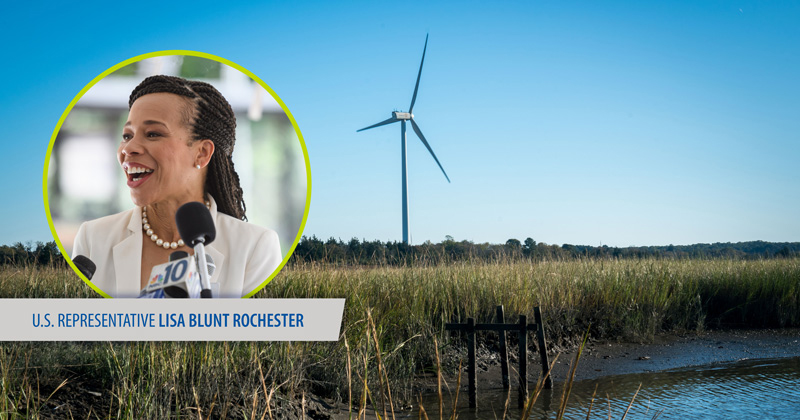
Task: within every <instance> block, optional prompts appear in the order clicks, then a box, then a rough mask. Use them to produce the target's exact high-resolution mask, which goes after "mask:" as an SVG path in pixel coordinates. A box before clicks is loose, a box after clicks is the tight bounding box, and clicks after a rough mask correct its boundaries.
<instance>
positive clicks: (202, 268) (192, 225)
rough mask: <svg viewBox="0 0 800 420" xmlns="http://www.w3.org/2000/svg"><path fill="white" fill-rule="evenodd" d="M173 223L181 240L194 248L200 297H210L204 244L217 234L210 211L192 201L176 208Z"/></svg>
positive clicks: (212, 239)
mask: <svg viewBox="0 0 800 420" xmlns="http://www.w3.org/2000/svg"><path fill="white" fill-rule="evenodd" d="M175 224H176V225H177V226H178V233H180V235H181V239H183V242H184V243H186V244H187V245H189V246H191V247H193V248H194V255H195V256H196V257H197V265H198V267H197V269H198V271H199V272H200V284H201V285H202V287H203V290H202V291H201V292H200V297H202V298H210V297H212V296H211V281H210V280H209V275H208V265H207V264H208V262H207V260H206V249H205V246H206V245H208V244H210V243H211V242H213V241H214V239H215V238H216V236H217V229H216V227H214V219H213V218H212V217H211V212H210V211H208V208H206V206H205V205H204V204H203V203H200V202H198V201H192V202H189V203H186V204H184V205H182V206H180V208H178V211H177V212H176V213H175Z"/></svg>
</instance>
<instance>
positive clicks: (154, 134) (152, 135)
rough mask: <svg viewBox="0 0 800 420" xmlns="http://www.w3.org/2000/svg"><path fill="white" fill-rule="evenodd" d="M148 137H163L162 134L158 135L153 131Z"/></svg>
mask: <svg viewBox="0 0 800 420" xmlns="http://www.w3.org/2000/svg"><path fill="white" fill-rule="evenodd" d="M147 137H161V133H158V132H155V131H151V132H149V133H147Z"/></svg>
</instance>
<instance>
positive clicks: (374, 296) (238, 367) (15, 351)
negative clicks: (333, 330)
mask: <svg viewBox="0 0 800 420" xmlns="http://www.w3.org/2000/svg"><path fill="white" fill-rule="evenodd" d="M94 296H96V295H95V294H94V292H93V291H92V290H91V289H89V288H88V287H86V286H84V285H83V284H82V282H81V281H80V280H79V279H78V278H77V276H75V275H74V274H73V273H72V272H71V271H68V270H63V269H62V270H58V269H48V268H44V269H42V268H34V267H21V268H20V267H5V268H2V269H0V297H5V298H10V297H41V298H46V297H72V298H78V297H94ZM257 297H258V298H295V297H296V298H303V297H318V298H328V297H335V298H342V297H343V298H346V299H347V303H346V305H345V316H344V322H343V328H342V333H343V335H342V337H343V338H342V339H340V340H339V341H338V342H335V343H252V342H232V343H221V342H210V343H181V342H176V343H135V342H130V343H117V342H115V343H108V342H106V343H3V344H2V345H0V418H16V417H19V418H39V417H41V418H47V417H49V416H51V415H52V413H53V412H54V411H53V410H67V411H69V412H71V413H74V417H75V418H87V417H89V418H145V417H147V418H198V417H199V416H202V418H223V417H228V418H248V419H249V418H256V419H260V418H272V417H273V416H274V418H280V417H281V414H279V413H282V414H286V412H287V411H290V410H292V407H296V405H294V406H293V405H292V403H293V402H295V401H299V400H300V396H301V395H303V394H304V393H305V394H307V395H311V394H314V395H321V396H325V397H329V398H333V399H337V398H340V399H343V400H345V402H346V400H347V398H348V395H349V394H350V393H352V395H353V396H354V398H355V399H356V400H359V401H355V402H354V404H356V405H364V404H368V405H374V406H379V405H380V398H381V391H380V390H383V389H384V387H387V388H388V389H387V390H390V392H391V397H392V398H394V400H395V401H399V400H406V401H408V400H411V399H412V398H413V395H412V391H413V390H414V381H415V379H418V378H419V377H420V375H422V374H426V373H430V374H435V372H436V366H437V365H436V361H435V355H436V350H437V349H435V347H434V342H438V343H439V348H438V350H439V351H440V354H441V355H442V366H443V369H444V371H445V373H449V374H453V373H454V371H455V370H457V366H458V359H459V358H460V357H463V353H462V351H461V348H462V346H461V341H460V340H461V339H460V338H459V337H458V336H456V335H451V334H449V333H446V332H444V331H443V330H444V328H443V327H444V323H446V322H459V321H464V320H465V319H466V318H467V317H475V318H477V320H478V321H479V322H485V321H490V320H492V319H493V316H494V309H495V306H496V305H498V304H502V305H504V306H505V312H506V314H507V315H506V316H507V319H514V318H515V317H516V316H517V315H518V314H526V315H528V317H529V319H532V316H533V307H534V306H540V307H541V310H542V314H543V316H544V319H545V323H546V333H547V335H548V338H549V340H550V341H551V342H554V343H556V344H559V343H561V344H569V343H574V342H576V341H577V340H576V339H578V338H579V337H580V336H581V334H582V333H584V332H585V331H586V330H587V328H590V334H591V335H592V336H594V337H595V338H605V339H625V340H648V339H650V338H652V337H653V335H655V334H657V333H659V332H661V331H669V330H698V329H703V328H708V327H714V328H717V327H729V328H739V327H741V328H761V327H799V326H800V259H785V260H764V261H736V260H682V261H676V260H584V261H568V262H537V263H527V262H512V261H496V262H479V263H469V262H460V263H453V264H446V265H437V266H412V267H404V268H398V267H373V268H365V267H355V268H345V267H331V266H322V265H314V264H309V265H295V266H293V267H288V268H286V269H284V271H283V272H282V273H281V274H280V275H279V276H278V277H277V278H276V279H275V280H273V282H272V283H271V284H269V285H268V286H267V287H266V288H265V289H264V290H262V291H261V292H259V293H258V294H257ZM368 314H369V315H368ZM344 337H346V338H344ZM345 340H346V343H345ZM345 344H347V345H345ZM378 355H380V367H381V370H382V373H381V375H379V372H378V360H377V359H378V357H377V356H378ZM348 358H350V360H351V361H352V362H351V363H348V362H347V361H348ZM381 377H383V378H384V379H383V381H384V382H385V385H382V383H381ZM348 378H350V380H349V381H348ZM65 380H66V383H64V381H65ZM365 383H366V384H367V387H368V388H369V390H371V392H364V391H365V388H364V384H365ZM348 384H352V385H348ZM350 387H352V389H351V388H350ZM80 390H83V391H80ZM54 391H55V392H54ZM76 392H83V394H82V395H84V396H87V398H86V401H84V403H80V402H79V401H77V400H76V398H75V395H74V393H76ZM360 396H364V399H365V400H364V401H366V402H360V400H361V397H360ZM373 397H374V398H375V399H374V400H373V399H372V398H373ZM307 400H308V399H307ZM308 405H310V406H312V408H313V402H309V403H308ZM381 412H382V409H381Z"/></svg>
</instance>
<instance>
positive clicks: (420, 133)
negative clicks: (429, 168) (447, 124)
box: [409, 118, 450, 182]
mask: <svg viewBox="0 0 800 420" xmlns="http://www.w3.org/2000/svg"><path fill="white" fill-rule="evenodd" d="M409 121H411V128H413V129H414V132H415V133H417V136H418V137H419V139H420V140H422V144H424V145H425V147H427V148H428V151H429V152H431V156H433V160H435V161H436V164H437V165H439V169H441V170H442V173H443V174H444V177H445V178H447V182H450V177H449V176H447V172H445V171H444V168H442V164H441V163H439V159H438V158H437V157H436V153H433V149H431V145H430V144H428V140H425V136H423V135H422V130H420V129H419V126H418V125H417V123H416V122H414V119H413V118H412V119H410V120H409Z"/></svg>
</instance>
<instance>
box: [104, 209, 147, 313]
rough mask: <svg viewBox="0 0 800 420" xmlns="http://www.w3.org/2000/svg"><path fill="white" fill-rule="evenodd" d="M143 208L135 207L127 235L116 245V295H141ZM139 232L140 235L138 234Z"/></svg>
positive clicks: (112, 294)
mask: <svg viewBox="0 0 800 420" xmlns="http://www.w3.org/2000/svg"><path fill="white" fill-rule="evenodd" d="M141 231H142V209H141V207H139V206H136V207H134V209H133V212H131V219H130V221H129V222H128V228H127V231H126V232H125V234H126V235H127V236H126V237H125V238H123V239H122V241H120V242H119V243H118V244H116V245H114V272H115V273H114V274H115V278H116V289H117V290H116V293H113V292H112V293H109V294H110V295H111V296H115V297H137V296H139V285H140V283H141V281H142V280H141V277H142V274H141V271H142V235H141ZM137 233H138V235H137ZM107 293H108V292H107Z"/></svg>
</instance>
